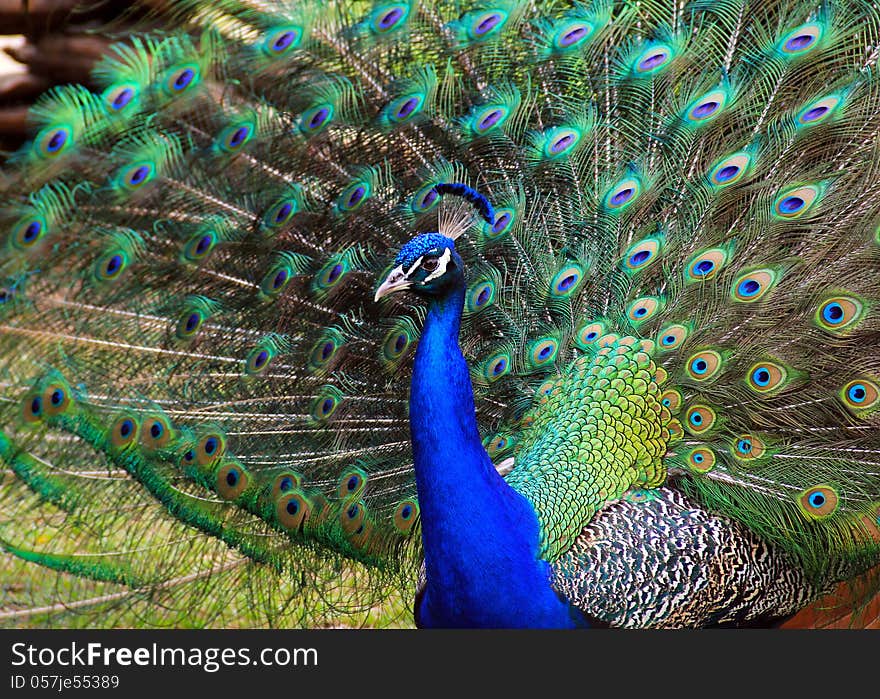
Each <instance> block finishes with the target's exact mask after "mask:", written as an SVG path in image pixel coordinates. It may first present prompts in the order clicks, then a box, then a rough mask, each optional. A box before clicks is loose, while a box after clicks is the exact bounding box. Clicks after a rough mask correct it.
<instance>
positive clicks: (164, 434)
mask: <svg viewBox="0 0 880 699" xmlns="http://www.w3.org/2000/svg"><path fill="white" fill-rule="evenodd" d="M171 437H172V434H171V425H170V424H169V422H168V420H166V419H165V418H164V417H160V416H153V417H148V418H146V419H145V420H144V421H143V424H142V425H141V444H142V445H143V446H144V447H146V448H147V449H162V448H164V447H166V446H168V444H169V443H170V442H171Z"/></svg>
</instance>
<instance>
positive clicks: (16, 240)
mask: <svg viewBox="0 0 880 699" xmlns="http://www.w3.org/2000/svg"><path fill="white" fill-rule="evenodd" d="M47 230H48V228H47V226H46V219H45V218H44V217H43V216H29V217H27V218H25V219H24V220H22V221H19V222H18V223H17V224H15V226H14V227H13V229H12V238H11V240H12V244H13V245H14V246H15V247H17V248H18V249H19V250H27V249H28V248H32V247H33V246H34V245H36V244H37V243H38V242H39V241H40V240H42V239H43V237H44V236H45V235H46V232H47Z"/></svg>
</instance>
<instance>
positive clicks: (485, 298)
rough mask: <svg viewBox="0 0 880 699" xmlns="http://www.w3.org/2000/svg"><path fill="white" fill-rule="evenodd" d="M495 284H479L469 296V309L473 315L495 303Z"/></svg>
mask: <svg viewBox="0 0 880 699" xmlns="http://www.w3.org/2000/svg"><path fill="white" fill-rule="evenodd" d="M495 291H496V287H495V283H494V282H493V281H491V280H489V281H483V282H478V283H477V284H475V285H474V286H473V288H472V289H471V290H470V292H469V293H468V296H467V308H468V311H470V312H471V313H476V312H477V311H482V310H483V309H485V308H488V307H489V306H491V305H492V304H493V303H495Z"/></svg>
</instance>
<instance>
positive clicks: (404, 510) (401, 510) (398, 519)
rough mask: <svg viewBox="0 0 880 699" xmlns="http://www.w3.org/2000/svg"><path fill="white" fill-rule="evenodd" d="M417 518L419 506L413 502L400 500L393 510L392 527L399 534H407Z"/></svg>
mask: <svg viewBox="0 0 880 699" xmlns="http://www.w3.org/2000/svg"><path fill="white" fill-rule="evenodd" d="M418 518H419V504H418V502H416V501H415V500H412V499H408V500H402V501H401V502H400V503H398V505H397V507H395V508H394V527H395V528H396V529H397V531H398V532H400V533H401V534H409V533H410V532H411V531H412V528H413V527H414V526H415V523H416V521H418Z"/></svg>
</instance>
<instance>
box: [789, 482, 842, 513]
mask: <svg viewBox="0 0 880 699" xmlns="http://www.w3.org/2000/svg"><path fill="white" fill-rule="evenodd" d="M797 502H798V505H799V506H800V510H801V512H802V513H803V514H804V515H806V517H807V518H808V519H827V518H828V517H830V516H831V515H833V514H834V512H835V511H836V510H837V506H838V503H839V502H840V498H839V497H838V495H837V491H836V490H835V489H834V488H832V487H831V486H830V485H817V486H814V487H812V488H809V489H807V490H805V491H803V492H802V493H801V494H800V495H799V496H798V500H797Z"/></svg>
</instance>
